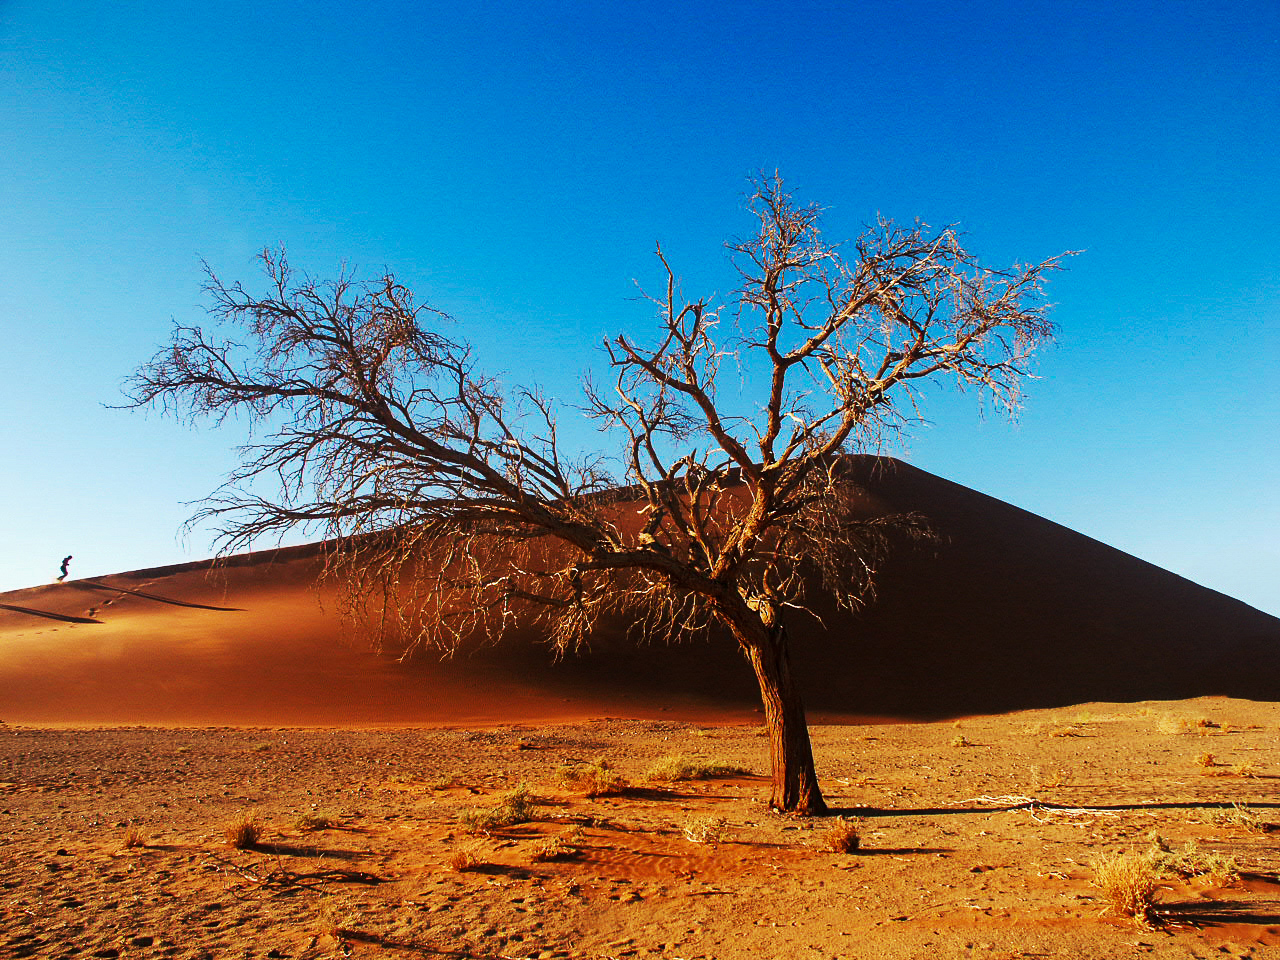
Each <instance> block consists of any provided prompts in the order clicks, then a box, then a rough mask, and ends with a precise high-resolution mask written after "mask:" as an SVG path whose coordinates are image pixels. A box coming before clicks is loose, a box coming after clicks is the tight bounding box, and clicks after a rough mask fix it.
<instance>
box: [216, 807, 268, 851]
mask: <svg viewBox="0 0 1280 960" xmlns="http://www.w3.org/2000/svg"><path fill="white" fill-rule="evenodd" d="M262 832H263V828H262V823H261V822H260V821H259V820H258V819H257V818H256V817H254V816H253V815H252V814H245V815H243V816H241V817H239V818H237V819H235V820H233V821H231V823H229V824H227V827H226V830H225V831H224V836H225V837H226V838H227V843H228V844H230V845H231V846H233V847H235V848H236V849H237V850H252V849H253V848H254V847H256V846H257V845H258V844H259V843H260V842H261V840H262Z"/></svg>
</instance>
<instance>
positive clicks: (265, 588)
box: [0, 458, 1280, 725]
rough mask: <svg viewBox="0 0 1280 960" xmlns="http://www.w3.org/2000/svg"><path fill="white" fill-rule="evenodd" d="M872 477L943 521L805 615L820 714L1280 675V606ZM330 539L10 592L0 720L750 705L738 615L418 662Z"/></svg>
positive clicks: (1242, 690) (1046, 526) (1154, 694)
mask: <svg viewBox="0 0 1280 960" xmlns="http://www.w3.org/2000/svg"><path fill="white" fill-rule="evenodd" d="M855 466H856V469H858V470H859V471H861V473H862V478H863V480H864V482H865V484H866V486H867V488H868V489H869V491H870V492H871V493H872V494H873V497H874V499H875V500H878V501H880V502H885V503H888V504H891V505H892V508H893V509H895V510H902V511H908V510H911V511H918V512H920V513H923V514H925V515H926V516H927V517H929V518H930V520H931V521H932V523H933V524H934V526H935V528H936V530H937V532H938V533H939V539H938V541H937V542H935V543H932V544H927V545H923V546H914V547H910V548H904V549H903V550H902V551H901V552H899V553H898V554H896V555H895V556H894V558H893V560H892V561H891V562H890V563H889V564H887V565H886V568H885V570H884V571H883V575H882V578H881V584H880V591H879V599H878V601H877V603H876V604H875V605H874V606H873V607H872V608H870V609H869V610H868V611H867V612H865V613H864V614H862V615H861V616H858V617H851V616H849V615H847V614H843V613H839V612H835V611H826V612H824V623H825V628H822V627H818V626H817V625H815V624H814V623H813V622H812V621H807V622H802V623H800V624H797V626H796V628H795V630H794V631H793V633H794V635H795V637H796V640H797V644H796V653H795V659H796V667H797V671H798V673H799V675H800V677H801V680H802V683H803V685H804V690H805V695H806V699H807V704H808V706H809V708H810V714H811V717H812V718H813V719H814V720H817V721H822V720H837V719H843V720H849V719H852V718H856V717H867V716H896V717H938V716H948V715H961V714H978V713H991V712H997V711H1004V710H1012V709H1019V708H1028V707H1045V706H1058V705H1064V704H1070V703H1081V702H1085V701H1091V700H1109V701H1133V700H1140V699H1179V698H1184V697H1193V696H1200V695H1208V694H1216V695H1229V696H1236V697H1246V698H1255V699H1269V698H1271V697H1273V696H1274V691H1275V690H1276V689H1277V688H1280V620H1277V619H1276V618H1274V617H1270V616H1268V615H1266V614H1263V613H1261V612H1259V611H1257V610H1254V609H1253V608H1251V607H1248V606H1246V605H1245V604H1242V603H1240V602H1238V601H1235V600H1232V599H1230V598H1229V597H1225V596H1223V595H1221V594H1218V593H1215V592H1214V591H1211V590H1207V589H1205V588H1203V587H1199V586H1197V585H1195V584H1193V583H1190V582H1189V581H1187V580H1184V579H1182V578H1180V577H1177V576H1175V575H1173V574H1171V573H1168V572H1167V571H1164V570H1160V569H1159V568H1157V567H1154V566H1152V565H1150V564H1147V563H1144V562H1143V561H1141V560H1137V559H1135V558H1133V557H1131V556H1128V555H1127V554H1124V553H1121V552H1120V551H1117V550H1114V549H1112V548H1110V547H1107V546H1105V545H1103V544H1101V543H1098V542H1097V541H1094V540H1091V539H1089V538H1087V537H1084V536H1081V535H1079V534H1076V533H1073V532H1072V531H1070V530H1067V529H1065V528H1063V527H1060V526H1058V525H1057V524H1053V523H1051V522H1049V521H1047V520H1044V519H1043V518H1040V517H1036V516H1034V515H1032V514H1029V513H1026V512H1025V511H1021V510H1018V509H1017V508H1014V507H1011V506H1009V505H1008V504H1005V503H1002V502H1001V501H998V500H994V499H992V498H989V497H985V496H983V495H982V494H978V493H976V492H974V491H972V490H968V489H967V488H964V487H960V486H958V485H956V484H952V483H949V482H947V481H945V480H941V479H940V478H937V477H934V476H931V475H930V474H927V473H924V472H923V471H920V470H917V469H915V468H912V467H909V466H906V465H904V464H901V463H898V462H897V461H893V460H874V459H872V458H858V459H857V460H856V465H855ZM316 571H317V560H316V551H315V550H314V548H296V549H291V550H283V551H274V552H267V553H262V554H253V555H248V556H245V557H238V558H233V562H232V563H231V564H229V565H228V566H226V567H225V568H222V569H218V570H211V567H210V565H209V564H208V563H196V564H187V565H183V566H178V567H169V568H158V569H155V570H144V571H138V572H135V573H127V574H117V575H113V576H110V577H104V578H100V579H98V580H92V581H85V580H82V581H73V582H70V583H63V584H50V585H47V586H41V587H33V588H30V589H26V590H19V591H13V592H10V593H7V594H0V720H4V721H8V722H11V723H14V722H21V723H39V724H61V723H68V724H107V723H111V724H120V723H145V724H292V725H343V724H350V725H378V724H467V725H477V724H496V723H506V722H531V721H551V720H562V721H567V720H574V719H581V718H584V717H597V716H606V715H608V716H629V717H651V718H652V717H668V718H676V717H678V718H680V719H686V720H698V721H701V722H711V721H721V722H734V721H744V720H748V719H750V718H752V717H753V716H755V715H756V712H757V711H756V695H755V691H754V683H753V680H752V677H751V675H750V671H749V670H748V668H747V666H746V664H745V662H743V661H742V659H741V658H740V657H739V655H738V654H737V652H736V650H735V649H734V648H733V645H732V644H731V643H729V642H727V640H726V639H725V638H723V637H713V638H711V639H710V640H708V641H703V642H698V643H691V644H684V645H679V646H666V645H662V644H652V645H648V646H645V647H641V648H639V649H637V648H635V647H634V646H632V645H631V644H629V643H626V642H624V641H623V640H622V639H621V638H618V637H611V636H603V637H599V638H597V639H595V640H594V641H593V648H592V650H591V652H590V653H589V654H588V655H586V656H584V657H581V658H573V659H570V660H567V661H565V662H563V663H554V662H552V658H551V656H550V654H549V652H548V651H547V650H546V648H545V647H543V646H540V645H539V644H537V643H536V642H533V641H531V640H529V639H527V638H524V639H516V640H514V641H512V642H510V643H504V644H498V645H496V646H494V647H490V648H486V649H484V650H482V651H479V652H477V653H476V654H474V655H472V656H468V657H459V658H455V659H453V660H450V661H446V662H436V661H433V660H427V659H418V660H416V661H414V662H412V663H408V664H401V663H397V662H395V661H392V660H388V659H383V658H379V657H375V656H373V655H372V654H370V653H368V652H366V651H365V650H364V649H362V648H361V646H360V644H359V643H358V642H354V641H353V642H344V641H343V639H342V629H341V624H340V622H339V619H338V617H337V615H336V614H335V612H334V609H333V604H332V603H331V602H330V603H328V604H325V605H323V606H322V603H321V601H322V599H323V598H324V597H323V594H322V593H320V592H317V591H316V590H315V589H314V580H315V575H316Z"/></svg>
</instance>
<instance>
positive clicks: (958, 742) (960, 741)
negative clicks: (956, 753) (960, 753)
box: [951, 734, 973, 747]
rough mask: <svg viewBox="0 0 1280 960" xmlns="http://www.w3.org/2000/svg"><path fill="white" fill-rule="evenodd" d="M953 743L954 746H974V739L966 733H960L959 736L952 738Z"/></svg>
mask: <svg viewBox="0 0 1280 960" xmlns="http://www.w3.org/2000/svg"><path fill="white" fill-rule="evenodd" d="M951 745H952V746H953V747H972V746H973V741H972V740H970V739H969V738H968V737H966V736H965V735H964V734H960V735H959V736H956V737H952V738H951Z"/></svg>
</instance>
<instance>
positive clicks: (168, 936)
mask: <svg viewBox="0 0 1280 960" xmlns="http://www.w3.org/2000/svg"><path fill="white" fill-rule="evenodd" d="M868 482H869V483H871V484H872V485H873V486H874V487H875V490H877V491H878V493H877V496H879V497H881V498H882V499H885V500H886V501H893V502H892V504H891V505H890V506H891V508H892V509H896V510H921V511H924V512H926V513H927V515H929V516H930V517H931V518H933V519H934V520H935V521H936V524H937V527H938V530H939V534H940V536H939V539H938V540H937V541H936V542H935V543H934V544H932V545H931V546H930V547H929V549H928V550H927V551H925V552H923V553H920V554H918V555H905V556H903V557H902V558H899V560H898V561H897V562H896V566H894V565H891V566H888V567H886V568H885V569H884V570H882V577H881V581H880V590H879V593H878V595H877V600H876V603H875V604H874V605H873V606H872V607H871V608H869V609H868V610H867V611H865V612H864V614H861V615H859V616H858V617H856V618H849V617H848V616H844V617H843V618H842V617H839V616H835V615H832V616H828V617H826V619H825V620H824V621H823V625H822V626H821V628H815V627H814V626H813V625H812V624H810V625H809V626H807V627H805V628H804V629H803V630H800V629H797V630H796V631H795V632H794V633H793V638H794V639H795V640H796V649H795V663H796V672H797V676H799V677H800V679H801V683H802V687H803V690H804V692H805V697H806V703H807V704H808V706H809V708H810V710H809V718H810V720H811V722H812V723H813V724H814V726H813V728H812V729H813V737H814V741H815V750H816V755H817V760H818V769H819V774H820V776H821V778H822V786H823V789H824V791H825V793H826V796H827V798H828V800H829V802H830V803H832V804H833V805H834V806H835V807H837V808H838V810H839V811H840V812H843V814H844V815H845V816H846V817H848V818H851V819H852V820H853V821H854V822H855V823H856V825H857V829H858V831H859V833H860V839H861V844H860V847H859V849H858V850H857V852H854V853H836V852H833V851H831V850H829V849H827V848H826V843H827V840H828V834H829V831H830V830H831V820H828V819H823V820H806V819H796V818H787V817H779V816H776V815H774V814H772V813H770V812H769V810H768V809H767V807H766V804H765V800H766V798H767V797H768V794H769V790H768V783H767V781H766V779H765V774H766V773H767V768H768V758H767V741H766V740H765V738H764V737H763V735H762V731H761V729H760V727H759V708H758V704H759V700H758V693H757V691H756V690H755V687H754V682H753V680H752V678H751V675H750V671H749V669H747V667H746V665H745V663H744V662H743V660H742V658H741V657H740V656H739V655H738V654H737V652H736V650H734V649H733V647H732V645H731V644H725V643H723V642H718V641H717V640H716V638H715V637H712V638H709V639H707V640H704V641H703V642H701V643H694V644H687V645H682V646H679V645H677V646H666V645H662V644H656V645H652V646H648V647H642V648H639V649H637V648H636V647H634V646H633V645H632V644H630V643H628V642H626V640H625V637H622V638H619V637H617V636H612V635H605V636H601V637H598V638H594V639H593V642H592V646H591V649H590V650H589V651H588V652H587V653H586V654H585V655H584V656H581V657H575V658H570V659H567V660H565V661H563V662H560V663H553V662H552V661H551V658H550V657H549V656H548V653H547V650H546V647H545V645H543V644H542V643H541V642H540V641H539V638H537V637H535V636H531V635H521V634H519V632H518V631H516V632H515V633H514V634H513V635H510V636H504V637H502V638H500V639H501V642H500V643H496V644H494V645H491V646H489V645H485V646H482V647H481V648H478V649H470V650H467V651H465V652H464V653H462V654H459V655H458V656H456V657H454V658H453V659H451V660H447V661H443V662H442V661H439V660H432V659H429V658H426V659H420V660H415V661H412V662H407V663H397V662H394V661H391V660H388V659H386V658H379V657H376V656H373V655H372V654H371V653H370V652H369V650H368V638H367V637H364V638H362V637H360V636H359V635H358V631H356V632H355V633H354V635H353V631H352V630H351V629H350V628H349V627H348V628H347V629H343V628H341V625H340V624H339V622H338V618H336V617H335V616H334V605H333V595H332V593H329V592H326V591H325V590H323V589H321V590H317V589H316V587H315V582H316V575H317V573H318V571H319V564H318V560H317V551H316V550H314V549H309V548H297V549H290V550H285V551H280V552H269V553H264V554H261V555H248V556H245V557H237V558H231V560H230V561H229V562H228V563H227V564H226V565H224V566H221V567H219V568H217V569H211V567H210V565H209V564H207V563H196V564H186V565H182V566H177V567H171V568H158V569H152V570H144V571H135V572H133V573H127V574H117V575H113V576H109V577H101V578H94V579H88V580H75V581H70V582H66V583H56V584H45V585H43V586H38V587H31V588H28V589H26V590H19V591H13V592H10V593H6V594H0V957H72V956H75V957H186V958H197V957H203V958H211V960H212V958H223V957H246V958H248V957H289V958H297V960H303V958H322V957H339V956H347V955H354V956H368V957H379V956H381V957H405V958H410V957H443V958H469V957H475V958H481V957H483V958H528V957H537V958H553V957H555V958H558V957H584V958H588V957H589V958H606V957H614V958H622V957H626V958H636V957H667V958H684V960H693V958H704V960H712V958H714V960H748V958H749V960H771V958H802V960H810V958H812V960H820V958H821V960H829V958H837V957H840V958H855V957H856V958H869V960H870V958H876V960H879V958H886V960H895V958H903V960H907V958H911V960H917V958H929V960H940V958H951V957H957V958H959V957H963V958H977V960H993V958H1012V957H1060V958H1113V957H1114V958H1120V957H1137V956H1148V955H1149V956H1154V957H1170V958H1172V957H1178V958H1184V957H1204V958H1208V957H1223V956H1258V957H1262V956H1266V955H1269V954H1270V955H1276V956H1280V832H1272V830H1271V827H1272V825H1273V823H1275V822H1277V821H1280V810H1278V809H1277V808H1278V807H1280V802H1278V799H1280V798H1277V791H1276V785H1277V783H1280V754H1278V753H1277V747H1278V746H1280V743H1278V741H1277V737H1278V735H1280V704H1277V703H1268V702H1257V700H1258V699H1259V698H1261V699H1267V700H1270V699H1272V698H1274V696H1275V694H1274V692H1273V691H1274V690H1276V689H1277V683H1278V682H1280V620H1276V618H1274V617H1269V616H1267V615H1265V614H1263V613H1261V612H1259V611H1257V610H1253V609H1251V608H1249V607H1247V606H1245V605H1244V604H1241V603H1239V602H1237V601H1234V600H1231V599H1230V598H1228V597H1224V596H1222V595H1220V594H1216V593H1214V592H1213V591H1209V590H1206V589H1204V588H1203V587H1198V586H1196V585H1195V584H1192V583H1189V582H1188V581H1185V580H1182V579H1181V578H1179V577H1175V576H1174V575H1173V574H1170V573H1167V572H1166V571H1162V570H1159V569H1157V568H1155V567H1152V566H1151V565H1150V564H1145V563H1143V562H1142V561H1140V560H1137V559H1135V558H1133V557H1128V556H1126V555H1124V554H1122V553H1120V552H1119V551H1116V550H1112V549H1111V548H1109V547H1106V546H1104V545H1102V544H1099V543H1097V542H1096V541H1092V540H1089V539H1088V538H1087V537H1082V536H1080V535H1079V534H1076V533H1072V532H1071V531H1068V530H1065V529H1064V528H1061V527H1058V526H1057V525H1055V524H1051V523H1049V522H1048V521H1046V520H1043V519H1041V518H1038V517H1034V516H1032V515H1031V514H1027V513H1024V512H1022V511H1018V510H1016V509H1015V508H1013V507H1010V506H1009V505H1007V504H1001V503H1000V502H999V501H994V500H992V499H991V498H987V497H982V496H981V495H980V494H976V493H974V492H973V491H968V490H965V489H964V488H962V487H957V486H956V485H954V484H948V483H946V481H942V480H940V479H939V478H936V477H930V476H929V475H928V474H924V473H923V472H922V471H917V470H913V469H911V468H907V467H904V466H901V465H899V466H898V467H897V468H895V469H894V470H892V471H888V472H885V473H884V474H882V475H881V474H876V473H874V471H873V473H872V475H870V476H869V477H868ZM877 483H878V484H879V486H875V484H877ZM51 566H52V565H51ZM49 572H50V573H53V570H50V571H49ZM495 639H497V638H495ZM721 639H723V638H721ZM1202 694H1218V695H1230V697H1232V698H1234V699H1231V698H1228V697H1227V696H1218V697H1210V698H1205V697H1201V696H1200V695H1202ZM1189 696H1191V697H1198V699H1191V700H1187V699H1180V698H1185V697H1189ZM1246 698H1254V699H1246ZM1111 700H1115V701H1127V702H1125V703H1118V704H1117V703H1087V704H1085V705H1084V706H1077V704H1080V703H1083V702H1085V701H1111ZM1134 701H1142V702H1134ZM1027 708H1039V709H1027ZM957 716H959V717H960V719H959V720H956V719H954V718H955V717H957ZM871 717H880V718H882V720H883V718H885V717H892V718H899V719H901V718H906V717H911V718H913V719H914V720H915V721H916V722H910V723H908V722H871V721H870V719H869V718H871ZM943 717H945V718H946V719H938V718H943ZM604 718H614V719H604ZM619 718H625V719H619ZM674 757H686V758H695V759H697V760H698V761H701V762H704V763H711V764H720V765H721V767H722V768H725V767H727V768H728V769H727V770H725V769H722V771H721V772H720V773H719V774H718V775H715V776H708V777H702V778H696V779H687V780H676V781H674V782H673V781H669V780H664V779H660V778H659V779H654V778H650V777H649V776H648V774H649V771H650V770H651V768H652V767H653V766H654V765H655V763H657V762H658V761H662V760H664V759H666V760H667V761H668V765H670V760H671V758H674ZM600 758H603V759H604V760H605V761H606V762H607V763H608V764H609V766H610V770H609V771H605V772H603V773H602V774H601V776H602V777H605V778H607V777H610V776H613V777H618V778H622V779H624V780H625V781H626V783H625V785H624V784H622V783H619V784H617V785H616V787H617V789H616V791H615V792H614V794H613V795H609V796H594V797H593V796H587V795H586V793H587V792H588V791H586V790H584V789H583V787H582V784H581V783H574V782H571V781H570V780H567V779H566V778H565V777H564V776H562V771H563V770H564V769H565V768H581V767H583V766H586V765H590V764H592V763H594V762H595V761H596V760H597V759H600ZM734 771H736V772H734ZM513 791H523V792H524V794H525V795H527V796H528V797H529V798H531V801H532V806H531V807H530V809H528V810H525V811H524V813H525V814H526V816H527V819H526V820H525V821H524V822H511V823H506V824H500V823H493V822H492V821H493V819H494V818H493V817H492V816H491V814H492V811H494V810H497V809H500V808H502V807H503V806H504V804H505V806H506V809H508V810H510V809H511V804H510V803H509V802H508V801H507V798H509V797H510V796H511V794H512V793H513ZM486 820H487V821H488V825H486ZM246 821H248V822H252V823H255V824H257V825H259V826H260V828H261V835H260V836H259V837H258V839H257V841H256V843H253V844H250V845H247V846H244V847H243V848H237V847H236V846H234V845H231V844H229V843H228V840H227V831H228V828H229V827H232V826H234V825H236V824H243V823H245V822H246ZM1189 844H1190V845H1192V846H1191V847H1188V845H1189ZM1126 852H1129V853H1132V854H1134V855H1135V856H1136V855H1139V854H1142V855H1145V854H1148V853H1152V854H1153V855H1155V854H1158V855H1159V858H1160V859H1161V861H1162V863H1163V865H1164V869H1163V871H1162V873H1161V875H1160V877H1159V879H1158V887H1157V889H1156V891H1155V898H1156V900H1157V904H1156V909H1155V913H1154V914H1153V915H1152V917H1151V918H1150V922H1149V923H1148V924H1146V925H1143V924H1139V923H1136V922H1135V921H1134V920H1132V919H1129V918H1126V917H1123V916H1121V915H1119V914H1118V913H1117V912H1116V911H1115V910H1114V909H1110V908H1109V907H1108V905H1107V903H1106V901H1105V899H1104V897H1103V894H1102V891H1101V890H1100V889H1098V888H1097V887H1096V886H1094V884H1093V880H1094V879H1095V869H1094V867H1095V865H1096V864H1098V863H1099V861H1100V860H1102V859H1104V858H1106V857H1109V856H1113V855H1118V854H1121V853H1126ZM1233 861H1234V862H1233Z"/></svg>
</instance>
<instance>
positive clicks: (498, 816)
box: [458, 783, 538, 833]
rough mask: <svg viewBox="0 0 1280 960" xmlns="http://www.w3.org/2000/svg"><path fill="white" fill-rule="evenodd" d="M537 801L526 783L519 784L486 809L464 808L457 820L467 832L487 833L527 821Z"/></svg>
mask: <svg viewBox="0 0 1280 960" xmlns="http://www.w3.org/2000/svg"><path fill="white" fill-rule="evenodd" d="M537 809H538V802H537V800H535V799H534V797H533V795H532V794H531V793H530V792H529V787H528V786H527V785H526V784H523V783H522V784H520V785H519V786H518V787H516V788H515V789H514V790H512V791H511V792H510V793H508V794H507V795H506V796H505V797H504V798H503V800H502V802H501V803H500V804H498V806H496V807H489V808H487V809H470V810H464V811H462V813H461V814H459V816H458V822H459V823H461V824H462V826H463V828H464V829H466V830H467V831H468V832H469V833H488V832H489V831H490V830H496V829H500V828H501V827H509V826H513V825H515V824H517V823H527V822H528V821H529V820H532V819H533V816H534V813H535V811H536V810H537Z"/></svg>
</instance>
